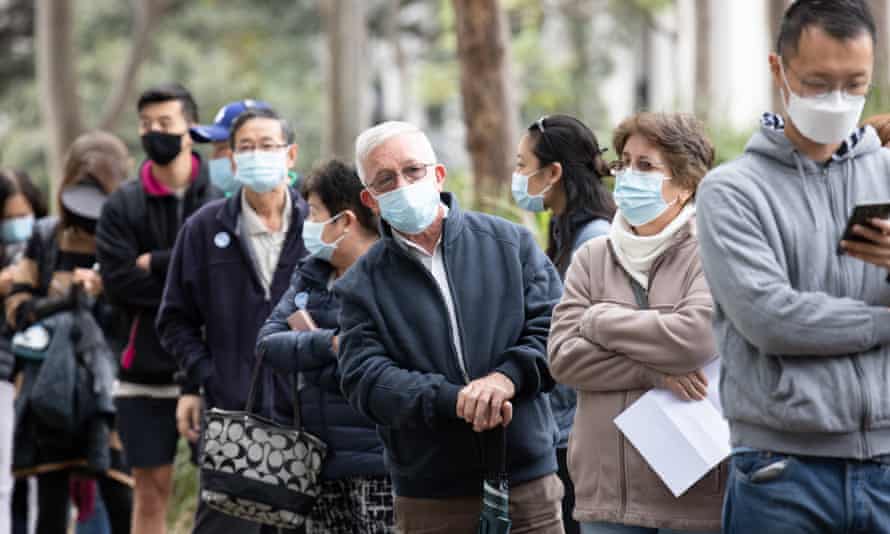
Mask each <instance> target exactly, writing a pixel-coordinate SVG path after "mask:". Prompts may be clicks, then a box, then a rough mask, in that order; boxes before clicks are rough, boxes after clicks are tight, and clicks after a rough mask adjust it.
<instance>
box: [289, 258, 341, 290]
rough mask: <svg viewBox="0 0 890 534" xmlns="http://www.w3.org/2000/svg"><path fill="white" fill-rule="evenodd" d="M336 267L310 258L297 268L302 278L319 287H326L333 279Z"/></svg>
mask: <svg viewBox="0 0 890 534" xmlns="http://www.w3.org/2000/svg"><path fill="white" fill-rule="evenodd" d="M333 271H334V266H333V265H331V264H330V263H328V262H326V261H325V260H322V259H319V258H314V257H311V256H310V257H308V258H306V259H305V260H303V262H302V263H301V264H300V265H299V267H297V272H299V273H300V276H301V277H302V278H303V279H304V280H307V281H309V282H312V284H314V285H317V286H326V285H327V284H328V280H330V278H331V273H332V272H333Z"/></svg>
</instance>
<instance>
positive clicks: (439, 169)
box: [433, 163, 448, 193]
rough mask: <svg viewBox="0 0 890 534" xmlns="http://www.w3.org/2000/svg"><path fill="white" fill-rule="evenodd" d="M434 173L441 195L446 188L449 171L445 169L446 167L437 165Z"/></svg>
mask: <svg viewBox="0 0 890 534" xmlns="http://www.w3.org/2000/svg"><path fill="white" fill-rule="evenodd" d="M433 171H434V172H435V173H436V188H437V189H438V190H439V192H440V193H441V192H442V190H443V189H444V187H445V178H446V177H447V176H448V169H446V168H445V165H442V164H441V163H437V164H436V166H435V167H433Z"/></svg>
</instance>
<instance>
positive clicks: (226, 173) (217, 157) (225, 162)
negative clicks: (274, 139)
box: [191, 99, 269, 198]
mask: <svg viewBox="0 0 890 534" xmlns="http://www.w3.org/2000/svg"><path fill="white" fill-rule="evenodd" d="M268 108H269V104H266V103H265V102H262V101H259V100H251V99H245V100H236V101H235V102H229V103H228V104H226V105H225V106H223V107H221V108H219V111H218V112H216V117H214V118H213V124H206V125H197V126H192V127H191V133H192V139H194V140H195V141H197V142H198V143H213V149H212V150H211V152H210V161H209V162H208V166H209V169H210V181H211V183H213V185H214V186H216V188H217V189H219V190H220V191H222V192H223V193H224V194H225V196H226V197H227V198H228V197H230V196H232V194H233V193H234V192H235V191H236V190H237V189H238V183H237V182H235V175H234V173H233V172H232V159H231V158H232V148H231V146H229V130H230V129H231V128H232V123H233V122H235V119H236V118H238V115H241V114H242V113H244V112H245V111H247V110H248V109H268Z"/></svg>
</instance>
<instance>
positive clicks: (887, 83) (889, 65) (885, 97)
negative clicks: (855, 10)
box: [869, 0, 890, 109]
mask: <svg viewBox="0 0 890 534" xmlns="http://www.w3.org/2000/svg"><path fill="white" fill-rule="evenodd" d="M888 3H890V2H888V0H870V1H869V4H870V7H871V11H872V14H873V15H874V17H875V23H876V26H877V30H878V43H877V46H876V47H875V73H874V86H875V87H876V88H878V94H879V95H880V97H881V103H880V107H881V108H882V109H883V108H885V107H886V106H887V105H888V103H890V94H888V93H890V39H888V36H887V32H888V31H890V28H888V20H887V17H888V16H890V13H888V10H890V7H888V5H887V4H888Z"/></svg>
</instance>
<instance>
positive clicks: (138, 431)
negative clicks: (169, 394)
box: [114, 397, 179, 467]
mask: <svg viewBox="0 0 890 534" xmlns="http://www.w3.org/2000/svg"><path fill="white" fill-rule="evenodd" d="M176 402H177V399H175V398H172V399H156V398H153V397H118V398H116V399H115V401H114V403H115V406H116V407H117V430H118V433H119V434H120V436H121V441H122V442H123V444H124V452H125V453H126V456H127V462H128V463H129V465H130V467H160V466H163V465H170V464H172V463H173V460H174V459H175V458H176V443H177V442H178V441H179V431H178V430H176Z"/></svg>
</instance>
